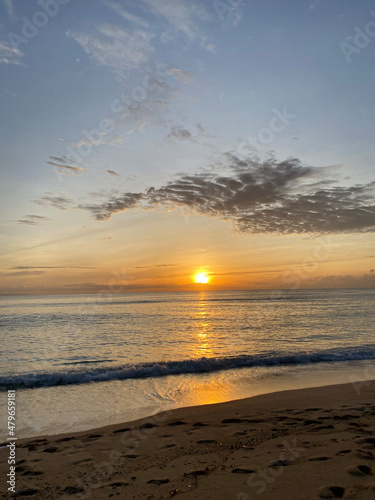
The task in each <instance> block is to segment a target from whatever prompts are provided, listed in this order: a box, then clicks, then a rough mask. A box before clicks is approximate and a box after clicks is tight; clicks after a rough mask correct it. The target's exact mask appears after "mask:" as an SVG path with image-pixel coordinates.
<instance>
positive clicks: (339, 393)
mask: <svg viewBox="0 0 375 500" xmlns="http://www.w3.org/2000/svg"><path fill="white" fill-rule="evenodd" d="M374 396H375V382H374V381H372V382H369V381H367V382H364V383H356V384H343V385H334V386H326V387H318V388H309V389H301V390H293V391H285V392H278V393H273V394H267V395H262V396H257V397H254V398H249V399H243V400H238V401H232V402H228V403H221V404H215V405H205V406H198V407H191V408H181V409H177V410H173V411H171V412H164V413H160V414H157V415H154V416H151V417H149V418H146V419H142V420H138V421H134V422H130V423H126V424H123V425H116V426H108V427H105V428H101V429H95V430H91V431H86V432H80V433H76V434H71V435H56V436H44V437H43V436H42V437H40V438H38V439H35V438H33V439H23V440H19V441H18V442H17V449H16V485H17V486H16V495H18V496H20V497H25V498H30V499H55V498H76V499H77V500H78V499H84V498H94V499H104V498H112V497H114V498H116V497H118V498H126V499H149V498H152V499H164V498H166V499H167V498H172V497H174V496H181V498H187V499H222V500H230V499H233V500H254V499H258V498H259V499H285V500H292V499H296V500H297V499H298V500H309V499H319V498H345V499H346V498H355V499H363V500H367V499H370V498H375V478H374V472H375V400H374ZM8 456H9V449H8V448H2V449H1V450H0V458H1V472H0V474H1V477H2V485H4V483H5V481H4V479H5V478H6V474H7V473H8V472H9V465H8V463H7V460H8ZM11 497H12V494H11V493H9V492H6V491H5V489H4V486H3V487H2V498H11Z"/></svg>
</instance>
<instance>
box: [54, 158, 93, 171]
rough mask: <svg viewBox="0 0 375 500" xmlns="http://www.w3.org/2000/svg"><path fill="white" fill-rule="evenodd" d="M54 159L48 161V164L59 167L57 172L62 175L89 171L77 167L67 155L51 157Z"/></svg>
mask: <svg viewBox="0 0 375 500" xmlns="http://www.w3.org/2000/svg"><path fill="white" fill-rule="evenodd" d="M50 159H51V160H53V161H47V162H46V164H47V165H51V166H52V167H55V168H57V172H58V173H59V174H61V175H81V174H82V172H88V170H87V169H85V168H82V167H76V166H74V165H71V164H69V163H73V162H72V161H71V160H70V159H69V158H66V157H65V156H62V157H58V156H51V158H50Z"/></svg>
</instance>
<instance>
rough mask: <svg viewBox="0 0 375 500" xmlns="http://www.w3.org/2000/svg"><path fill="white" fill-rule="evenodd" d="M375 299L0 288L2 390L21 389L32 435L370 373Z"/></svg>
mask: <svg viewBox="0 0 375 500" xmlns="http://www.w3.org/2000/svg"><path fill="white" fill-rule="evenodd" d="M374 299H375V290H373V289H362V290H305V291H301V290H298V291H279V292H278V293H277V294H276V295H275V293H274V292H269V291H262V292H259V291H257V292H254V291H251V292H250V291H238V292H178V293H139V294H112V295H109V296H106V297H102V296H100V297H99V296H96V295H70V296H49V297H36V296H12V297H5V296H3V297H0V329H1V343H2V349H1V350H2V362H1V368H0V389H1V390H2V391H3V392H2V393H0V399H1V398H2V399H4V401H5V397H6V392H5V391H6V390H7V389H16V393H17V401H18V415H17V416H18V424H17V425H18V429H19V435H27V436H28V435H30V436H31V435H36V434H42V433H50V432H63V431H66V432H67V431H71V430H80V429H83V428H89V427H93V426H99V425H104V424H107V423H114V422H120V421H124V420H126V419H131V418H132V419H134V418H137V417H142V416H145V415H148V414H151V413H154V412H155V411H160V410H164V409H169V408H174V407H177V406H182V405H195V404H203V403H210V402H217V401H225V400H228V399H235V398H238V397H245V396H250V395H253V394H258V393H260V392H269V391H272V390H279V389H283V388H289V387H303V386H307V385H314V384H315V385H323V384H326V383H334V382H336V381H342V382H345V381H349V378H348V377H349V375H350V376H351V377H352V381H353V380H354V379H355V380H357V379H358V380H359V379H362V380H366V379H368V378H369V377H370V376H371V374H372V375H373V376H372V378H375V370H374V361H373V360H375V339H374V315H375V314H374V311H375V308H374V302H375V301H374ZM371 370H372V371H371ZM353 377H354V378H353ZM1 402H2V400H1ZM4 425H5V424H4ZM2 429H4V426H3V427H2ZM0 434H1V435H2V436H3V435H4V433H3V432H2V430H1V432H0Z"/></svg>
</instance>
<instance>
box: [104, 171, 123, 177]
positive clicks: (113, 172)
mask: <svg viewBox="0 0 375 500" xmlns="http://www.w3.org/2000/svg"><path fill="white" fill-rule="evenodd" d="M106 172H108V173H109V174H110V175H115V176H119V175H120V174H118V173H117V172H115V171H114V170H107V171H106Z"/></svg>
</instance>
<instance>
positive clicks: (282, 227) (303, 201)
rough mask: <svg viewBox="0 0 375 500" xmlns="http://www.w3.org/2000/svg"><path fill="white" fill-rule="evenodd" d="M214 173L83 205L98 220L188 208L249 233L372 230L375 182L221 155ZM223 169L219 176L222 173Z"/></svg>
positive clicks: (293, 164)
mask: <svg viewBox="0 0 375 500" xmlns="http://www.w3.org/2000/svg"><path fill="white" fill-rule="evenodd" d="M215 168H216V171H217V172H219V171H220V172H221V173H214V172H213V171H212V170H211V171H201V172H198V173H195V174H179V175H178V176H176V178H175V179H174V180H173V181H170V182H168V183H166V184H165V185H162V186H161V187H158V188H156V187H149V188H148V189H147V190H145V191H144V192H138V193H133V192H125V193H122V194H121V195H116V194H112V195H111V194H109V195H108V199H107V200H106V201H104V202H100V203H97V204H95V203H94V204H83V205H80V206H79V208H81V209H84V210H87V211H89V212H90V214H91V215H92V216H93V217H94V218H95V219H97V220H99V221H106V220H109V219H110V218H111V217H112V216H113V215H115V214H118V213H120V212H123V211H125V210H129V209H133V208H138V209H139V208H141V209H145V210H152V209H155V208H157V207H166V208H167V207H168V208H171V207H174V208H178V207H180V208H187V209H189V210H191V211H193V212H194V213H196V214H200V215H205V216H211V217H218V218H221V219H224V220H229V221H231V222H232V224H233V226H234V228H235V229H237V230H238V231H241V232H251V233H279V234H288V233H296V234H303V233H356V232H373V231H374V230H375V203H374V191H375V182H370V183H368V184H362V185H358V184H357V185H353V186H340V185H337V182H336V181H335V180H332V179H329V178H327V171H329V169H327V168H321V167H312V166H306V165H303V164H302V163H301V162H300V161H299V160H298V159H296V158H289V159H287V160H285V161H277V160H276V159H274V158H270V159H266V160H260V159H259V158H255V157H251V158H247V159H246V160H244V159H240V158H238V157H237V156H235V155H234V154H232V153H226V154H224V155H222V157H221V158H220V159H219V161H218V162H217V165H216V167H215ZM223 169H224V173H223Z"/></svg>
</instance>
